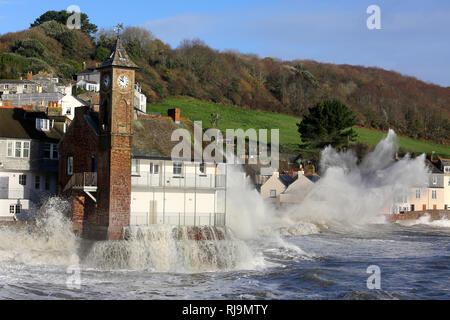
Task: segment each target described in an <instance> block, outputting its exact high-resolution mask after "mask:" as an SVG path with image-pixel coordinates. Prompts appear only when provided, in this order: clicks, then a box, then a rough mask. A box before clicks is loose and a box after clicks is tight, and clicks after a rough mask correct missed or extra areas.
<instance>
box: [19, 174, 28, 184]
mask: <svg viewBox="0 0 450 320" xmlns="http://www.w3.org/2000/svg"><path fill="white" fill-rule="evenodd" d="M19 184H20V185H21V186H26V185H27V175H26V174H19Z"/></svg>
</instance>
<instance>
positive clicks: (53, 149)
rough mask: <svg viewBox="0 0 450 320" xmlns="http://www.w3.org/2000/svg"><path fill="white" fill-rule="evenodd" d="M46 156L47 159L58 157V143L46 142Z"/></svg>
mask: <svg viewBox="0 0 450 320" xmlns="http://www.w3.org/2000/svg"><path fill="white" fill-rule="evenodd" d="M44 158H45V159H58V148H57V145H56V144H52V143H46V144H44Z"/></svg>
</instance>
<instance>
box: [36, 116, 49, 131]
mask: <svg viewBox="0 0 450 320" xmlns="http://www.w3.org/2000/svg"><path fill="white" fill-rule="evenodd" d="M36 129H37V130H40V131H48V130H50V120H49V119H40V118H37V119H36Z"/></svg>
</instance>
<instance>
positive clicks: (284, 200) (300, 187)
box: [280, 172, 314, 205]
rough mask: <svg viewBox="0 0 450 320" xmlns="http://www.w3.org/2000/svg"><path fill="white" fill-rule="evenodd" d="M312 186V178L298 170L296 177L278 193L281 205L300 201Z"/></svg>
mask: <svg viewBox="0 0 450 320" xmlns="http://www.w3.org/2000/svg"><path fill="white" fill-rule="evenodd" d="M313 187H314V181H313V179H311V178H309V176H305V175H304V174H302V173H301V172H299V174H298V177H297V179H296V180H295V181H294V182H292V183H291V184H290V185H289V186H288V187H287V189H286V190H285V191H283V192H282V193H281V194H280V203H281V204H283V205H286V204H295V203H301V202H302V201H303V200H304V199H305V198H306V196H307V195H308V194H309V193H310V192H311V190H312V188H313Z"/></svg>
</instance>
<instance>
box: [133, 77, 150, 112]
mask: <svg viewBox="0 0 450 320" xmlns="http://www.w3.org/2000/svg"><path fill="white" fill-rule="evenodd" d="M134 109H135V110H136V109H137V110H139V111H140V112H143V113H146V112H147V97H146V96H145V94H143V93H142V88H141V86H140V85H139V83H136V84H135V85H134Z"/></svg>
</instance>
